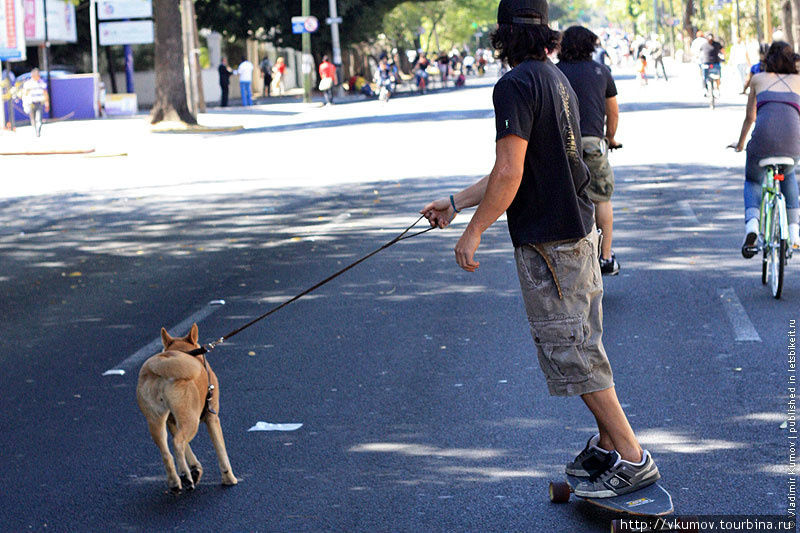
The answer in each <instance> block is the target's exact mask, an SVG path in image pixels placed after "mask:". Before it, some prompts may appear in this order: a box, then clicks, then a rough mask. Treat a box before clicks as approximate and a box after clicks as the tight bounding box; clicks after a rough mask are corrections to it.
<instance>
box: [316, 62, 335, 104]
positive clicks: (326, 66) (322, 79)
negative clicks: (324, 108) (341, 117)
mask: <svg viewBox="0 0 800 533" xmlns="http://www.w3.org/2000/svg"><path fill="white" fill-rule="evenodd" d="M334 85H336V66H335V65H334V64H333V63H331V62H330V59H328V56H322V63H320V64H319V90H320V91H322V94H323V95H325V105H333V86H334Z"/></svg>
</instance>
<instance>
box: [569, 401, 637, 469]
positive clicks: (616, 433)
mask: <svg viewBox="0 0 800 533" xmlns="http://www.w3.org/2000/svg"><path fill="white" fill-rule="evenodd" d="M581 398H582V399H583V401H584V403H585V404H586V406H587V407H588V408H589V410H590V411H591V412H592V414H593V415H594V418H595V420H596V421H597V427H598V429H599V430H600V441H599V442H598V443H597V445H598V446H599V447H600V448H603V449H604V450H616V451H617V453H619V455H620V457H622V459H624V460H626V461H630V462H632V463H638V462H640V461H641V460H642V447H641V446H639V442H638V441H637V440H636V435H634V433H633V429H632V428H631V425H630V423H629V422H628V418H627V417H626V416H625V412H624V411H623V410H622V406H621V405H620V403H619V399H618V398H617V391H616V389H615V387H611V388H608V389H605V390H601V391H597V392H590V393H588V394H584V395H583V396H581Z"/></svg>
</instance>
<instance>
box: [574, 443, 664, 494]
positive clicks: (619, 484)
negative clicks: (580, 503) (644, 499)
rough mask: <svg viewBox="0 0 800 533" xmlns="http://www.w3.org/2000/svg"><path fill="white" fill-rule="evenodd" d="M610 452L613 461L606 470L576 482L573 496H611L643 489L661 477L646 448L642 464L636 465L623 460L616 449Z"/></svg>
mask: <svg viewBox="0 0 800 533" xmlns="http://www.w3.org/2000/svg"><path fill="white" fill-rule="evenodd" d="M611 453H612V454H613V455H614V459H615V461H614V463H612V465H611V466H610V467H608V469H607V470H605V471H603V472H599V473H597V474H595V475H593V476H592V477H590V478H589V479H588V480H586V481H581V482H580V483H578V484H577V485H576V486H575V496H581V497H583V498H613V497H614V496H619V495H621V494H628V493H629V492H634V491H637V490H639V489H643V488H645V487H647V486H648V485H652V484H653V483H655V482H656V481H658V480H659V478H661V474H659V473H658V467H657V466H656V463H655V462H654V461H653V458H652V457H651V456H650V453H649V452H648V451H647V450H644V454H643V455H644V458H643V462H642V464H638V465H637V464H634V463H630V462H628V461H623V460H622V459H620V457H619V454H618V453H617V452H616V451H612V452H611Z"/></svg>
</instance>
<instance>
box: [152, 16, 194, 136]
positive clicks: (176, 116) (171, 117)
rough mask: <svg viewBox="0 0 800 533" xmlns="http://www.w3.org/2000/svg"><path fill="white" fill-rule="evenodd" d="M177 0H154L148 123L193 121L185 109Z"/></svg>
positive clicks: (181, 40)
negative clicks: (152, 95)
mask: <svg viewBox="0 0 800 533" xmlns="http://www.w3.org/2000/svg"><path fill="white" fill-rule="evenodd" d="M178 2H179V0H154V1H153V18H154V19H155V50H156V56H155V68H156V101H155V104H153V110H152V112H151V113H150V123H151V124H156V123H157V122H161V121H170V122H172V121H176V122H185V123H187V124H197V118H196V117H195V116H194V115H193V114H192V113H191V112H190V111H189V106H188V104H187V98H186V81H185V79H184V63H183V62H184V49H183V39H182V38H181V36H182V32H181V11H180V9H179V7H178Z"/></svg>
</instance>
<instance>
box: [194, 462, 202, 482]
mask: <svg viewBox="0 0 800 533" xmlns="http://www.w3.org/2000/svg"><path fill="white" fill-rule="evenodd" d="M201 477H203V469H202V468H200V467H199V466H193V467H192V481H194V484H195V485H197V484H198V483H199V482H200V478H201Z"/></svg>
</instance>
